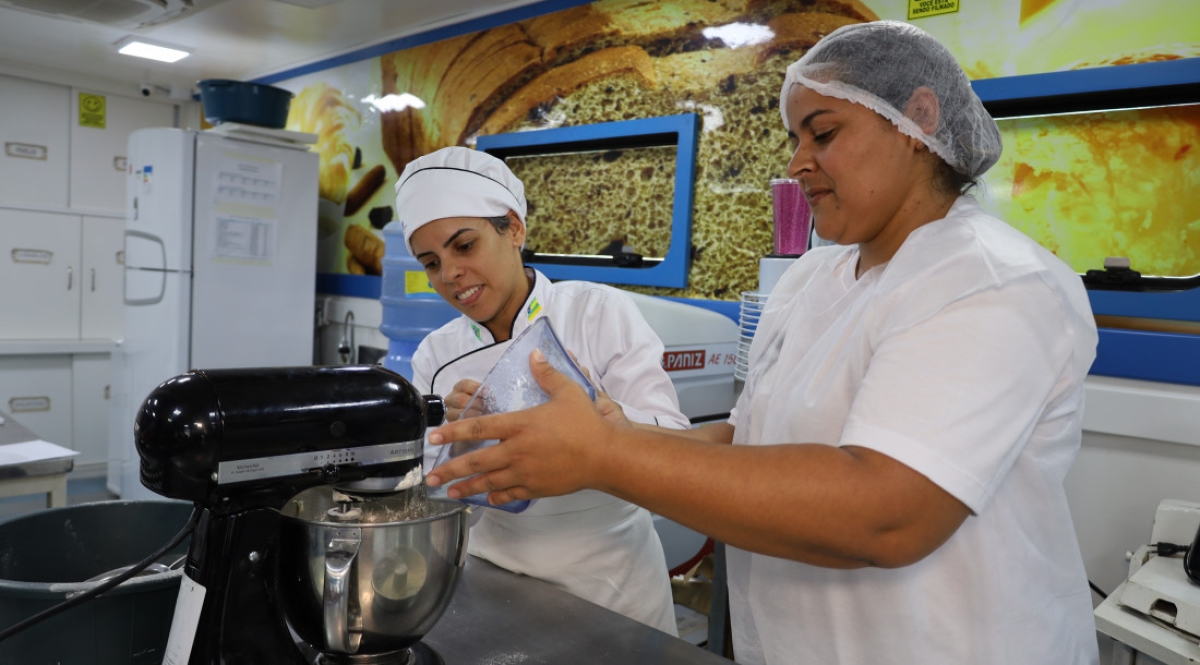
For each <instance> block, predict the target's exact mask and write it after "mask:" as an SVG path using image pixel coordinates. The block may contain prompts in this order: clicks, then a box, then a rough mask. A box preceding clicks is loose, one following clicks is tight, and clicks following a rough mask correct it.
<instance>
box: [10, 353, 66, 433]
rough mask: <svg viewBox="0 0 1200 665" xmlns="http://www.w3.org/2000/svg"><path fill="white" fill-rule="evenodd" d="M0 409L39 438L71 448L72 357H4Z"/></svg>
mask: <svg viewBox="0 0 1200 665" xmlns="http://www.w3.org/2000/svg"><path fill="white" fill-rule="evenodd" d="M0 408H3V409H4V410H5V411H7V412H8V413H9V414H11V415H12V417H13V418H15V419H16V420H17V422H19V423H21V424H22V425H24V426H25V427H28V428H29V429H30V430H33V433H34V434H37V435H38V437H39V438H41V439H44V440H46V441H49V442H50V443H57V444H58V445H60V446H65V447H68V448H69V447H70V446H71V440H72V438H73V437H72V430H71V356H66V355H62V356H60V355H47V356H0Z"/></svg>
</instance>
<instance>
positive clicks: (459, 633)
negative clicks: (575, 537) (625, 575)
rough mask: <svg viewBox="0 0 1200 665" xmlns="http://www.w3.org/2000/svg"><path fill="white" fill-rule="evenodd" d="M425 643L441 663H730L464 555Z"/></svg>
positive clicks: (703, 664)
mask: <svg viewBox="0 0 1200 665" xmlns="http://www.w3.org/2000/svg"><path fill="white" fill-rule="evenodd" d="M424 642H425V643H426V644H428V645H429V646H431V647H433V649H434V650H435V651H437V652H438V653H439V654H441V656H442V658H443V659H444V660H445V661H446V665H499V664H501V663H504V664H507V663H530V664H532V663H548V664H553V665H565V664H568V663H569V664H570V665H593V664H594V665H612V664H613V663H620V664H621V665H676V664H677V665H705V664H709V665H721V664H724V665H729V663H730V661H729V660H726V659H725V658H722V657H720V656H717V655H716V654H714V653H710V652H708V651H706V650H704V649H702V648H701V647H697V646H695V645H693V644H690V643H688V642H684V641H683V640H681V639H678V638H675V637H671V636H670V635H667V634H666V633H663V632H661V631H659V630H656V629H654V628H651V627H649V626H646V625H644V624H641V623H638V622H637V621H634V620H633V619H629V618H627V617H625V616H622V615H620V614H617V613H616V612H613V611H611V610H608V609H605V608H603V607H600V606H599V605H595V604H593V603H590V602H588V601H585V600H582V599H579V598H576V597H575V596H572V595H571V594H569V593H567V592H565V591H562V590H560V589H556V588H555V587H553V586H551V585H549V584H547V583H546V582H543V581H541V580H537V579H533V578H530V577H526V576H524V575H517V574H515V573H511V572H509V571H507V570H504V569H503V568H499V567H497V566H495V565H493V564H491V563H489V562H487V561H484V560H483V559H479V558H476V557H473V556H470V557H467V565H466V569H465V570H464V571H463V576H462V579H460V580H459V584H458V589H457V590H456V591H455V592H454V599H453V600H452V601H450V607H449V608H448V609H447V610H446V613H445V614H444V615H442V618H441V620H440V621H438V623H437V625H435V626H434V627H433V630H432V631H430V632H429V634H428V635H426V636H425V639H424Z"/></svg>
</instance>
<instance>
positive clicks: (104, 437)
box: [71, 353, 112, 475]
mask: <svg viewBox="0 0 1200 665" xmlns="http://www.w3.org/2000/svg"><path fill="white" fill-rule="evenodd" d="M109 366H110V363H109V354H107V353H80V354H76V355H75V356H74V357H73V359H72V363H71V382H72V393H71V411H72V417H71V420H72V430H73V432H74V440H73V442H72V445H71V447H72V448H74V449H75V450H78V451H79V457H77V458H75V471H76V472H77V474H76V475H93V474H95V475H104V471H105V470H106V469H107V464H108V405H109V403H110V401H111V400H110V397H111V395H112V388H111V386H110V385H109Z"/></svg>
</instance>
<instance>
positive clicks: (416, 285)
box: [379, 222, 458, 390]
mask: <svg viewBox="0 0 1200 665" xmlns="http://www.w3.org/2000/svg"><path fill="white" fill-rule="evenodd" d="M383 239H384V242H385V243H386V246H385V249H384V255H383V286H382V288H381V289H380V293H379V301H380V303H382V304H383V323H381V324H380V325H379V330H380V332H382V333H383V334H384V335H386V336H387V338H388V340H389V341H388V352H387V356H385V357H384V359H383V366H384V367H386V368H388V369H390V370H392V371H393V372H396V373H397V374H400V375H401V376H403V377H404V378H406V379H409V380H411V379H412V375H413V371H412V356H413V353H415V352H416V350H417V345H418V344H420V343H421V340H423V339H425V336H426V335H428V334H429V333H431V332H433V331H434V330H437V329H438V328H440V327H442V326H443V325H444V324H446V323H447V322H448V321H450V320H451V319H453V318H454V317H456V316H458V310H456V309H454V308H453V307H451V306H450V304H449V303H447V302H446V301H445V300H442V297H441V296H439V295H438V294H437V293H436V292H435V291H434V290H433V288H432V287H431V286H430V285H429V279H428V278H427V277H426V276H425V268H424V267H422V266H421V263H420V262H419V261H417V260H416V259H414V258H413V257H412V255H410V254H409V253H408V247H407V246H406V245H405V244H404V227H402V226H401V225H400V222H392V223H390V224H388V225H387V226H385V227H384V228H383ZM417 389H418V390H429V386H417Z"/></svg>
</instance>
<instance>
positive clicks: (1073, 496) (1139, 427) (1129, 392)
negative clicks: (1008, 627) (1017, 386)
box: [1065, 376, 1200, 663]
mask: <svg viewBox="0 0 1200 665" xmlns="http://www.w3.org/2000/svg"><path fill="white" fill-rule="evenodd" d="M1065 486H1066V491H1067V499H1068V501H1069V502H1070V504H1071V514H1072V517H1073V519H1074V521H1075V533H1076V536H1077V538H1078V539H1079V546H1080V549H1081V550H1082V552H1083V563H1084V566H1085V567H1086V568H1087V573H1088V578H1089V579H1090V580H1091V581H1092V582H1094V583H1095V584H1096V585H1097V586H1099V587H1100V588H1101V589H1102V590H1104V591H1105V592H1111V591H1112V590H1113V589H1115V588H1116V587H1117V585H1118V584H1120V583H1121V582H1122V581H1123V580H1124V579H1125V577H1126V575H1127V573H1128V562H1127V561H1126V560H1125V553H1126V552H1128V551H1132V550H1134V549H1136V548H1137V546H1138V545H1143V544H1147V543H1148V542H1149V539H1150V531H1151V528H1152V527H1153V523H1154V512H1155V509H1156V508H1157V507H1158V503H1159V502H1160V501H1162V500H1163V499H1168V498H1170V499H1183V500H1186V501H1200V388H1198V387H1194V386H1182V385H1172V384H1163V383H1150V382H1144V381H1131V380H1126V379H1114V378H1110V377H1095V376H1094V377H1089V379H1088V396H1087V411H1086V412H1085V416H1084V434H1083V446H1082V448H1081V449H1080V451H1079V456H1078V457H1077V458H1076V460H1075V464H1074V466H1072V467H1071V471H1070V473H1068V474H1067V479H1066V483H1065ZM1092 600H1093V602H1094V603H1095V604H1099V600H1100V599H1099V597H1097V596H1095V595H1094V594H1093V597H1092ZM1100 644H1101V662H1102V663H1108V662H1110V661H1109V649H1110V647H1111V642H1110V640H1108V639H1107V638H1105V637H1103V636H1101V638H1100ZM1139 662H1140V661H1139Z"/></svg>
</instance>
